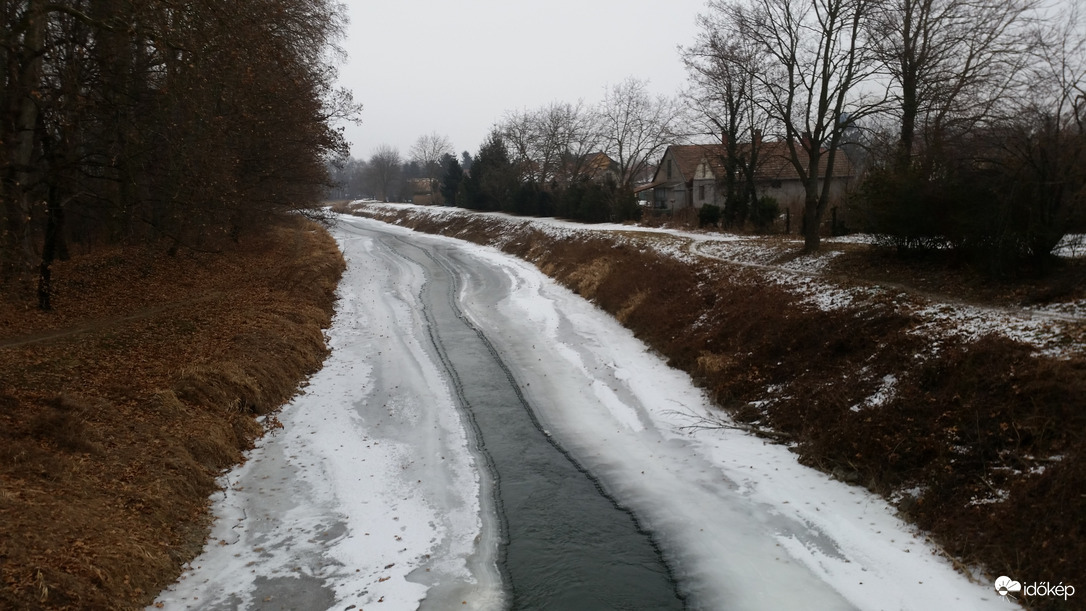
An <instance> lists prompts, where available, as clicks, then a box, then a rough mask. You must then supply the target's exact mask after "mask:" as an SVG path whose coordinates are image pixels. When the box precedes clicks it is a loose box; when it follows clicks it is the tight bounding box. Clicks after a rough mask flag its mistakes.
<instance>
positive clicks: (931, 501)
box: [382, 213, 1086, 609]
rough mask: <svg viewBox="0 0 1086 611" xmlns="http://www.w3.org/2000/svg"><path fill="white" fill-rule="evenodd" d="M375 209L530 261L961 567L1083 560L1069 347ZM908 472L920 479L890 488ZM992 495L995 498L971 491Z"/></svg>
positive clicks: (730, 271)
mask: <svg viewBox="0 0 1086 611" xmlns="http://www.w3.org/2000/svg"><path fill="white" fill-rule="evenodd" d="M382 216H384V217H385V218H386V220H395V219H398V220H397V222H400V223H402V224H406V225H409V226H412V227H414V228H416V229H419V230H422V231H430V232H434V233H447V234H451V235H457V236H459V237H464V238H466V239H470V240H473V241H475V242H479V243H488V244H501V245H504V246H503V248H504V249H505V250H506V251H507V252H510V253H511V254H516V255H519V256H522V257H524V258H526V259H528V260H530V261H533V262H534V263H536V265H538V266H539V267H540V268H541V269H542V270H543V271H544V272H545V273H547V274H548V275H550V276H552V277H554V278H555V279H557V280H558V281H560V282H562V283H564V284H565V285H566V286H567V287H569V288H570V289H572V290H574V291H577V292H579V293H581V294H582V295H584V296H586V297H590V298H591V299H592V300H593V301H594V302H595V303H596V304H597V305H599V306H600V307H601V308H603V309H604V310H606V311H608V312H610V313H612V314H613V315H615V316H616V318H618V319H619V320H621V321H622V322H623V323H624V324H625V325H626V326H627V327H629V328H630V329H631V330H633V331H634V332H635V333H636V334H637V336H638V337H640V338H641V339H642V340H643V341H645V342H646V343H647V344H649V345H650V346H651V347H652V348H654V349H655V350H656V351H658V352H659V353H660V354H662V355H664V356H665V357H666V358H667V359H668V360H669V362H670V363H671V364H672V365H673V366H675V367H678V368H681V369H683V370H685V371H687V372H689V373H690V374H691V376H692V377H693V378H694V380H695V381H697V383H699V384H701V385H703V386H704V387H705V388H706V390H707V391H708V392H709V393H710V394H711V396H713V397H714V398H715V399H716V400H717V402H718V403H719V404H720V405H721V406H722V407H723V408H726V409H728V410H729V411H730V412H731V413H732V414H733V416H734V417H736V418H737V419H739V420H741V421H744V422H747V423H751V424H755V425H756V427H755V428H756V429H764V428H768V429H771V430H773V431H776V432H779V433H783V435H781V437H783V438H787V439H791V440H794V441H795V442H796V446H795V450H796V452H797V454H798V455H799V457H800V460H801V461H803V462H804V463H806V464H809V465H811V466H814V467H817V468H820V469H822V470H824V471H826V472H827V473H831V474H834V475H835V476H836V477H839V478H841V479H843V480H846V481H849V482H854V483H857V484H859V485H864V486H867V487H868V488H869V489H871V490H872V491H875V492H877V493H880V494H884V495H887V496H888V497H892V498H897V499H899V501H898V507H899V509H900V510H901V512H902V514H903V515H904V516H905V517H906V518H908V519H911V520H914V521H915V522H916V523H917V524H918V525H919V526H921V527H922V528H924V529H926V530H928V531H929V532H930V533H932V535H933V536H934V538H935V539H936V540H937V541H938V542H939V543H940V544H941V545H943V546H944V547H945V549H946V550H947V551H948V552H949V553H950V554H952V555H953V556H955V557H956V558H957V559H958V561H960V563H961V565H963V566H973V565H978V564H979V565H982V566H984V567H986V568H987V570H988V571H989V572H991V573H993V574H994V575H998V574H1008V575H1014V576H1015V578H1016V579H1019V580H1020V581H1022V582H1023V583H1026V582H1033V581H1046V580H1047V581H1050V582H1052V583H1058V582H1059V581H1061V580H1062V581H1063V582H1064V583H1072V584H1076V583H1077V582H1078V581H1081V579H1082V576H1083V575H1086V522H1084V520H1083V516H1086V435H1084V434H1086V360H1084V359H1083V358H1082V356H1081V355H1072V356H1071V357H1070V358H1067V359H1055V358H1048V357H1043V356H1038V355H1036V354H1033V350H1032V349H1031V348H1030V347H1028V346H1024V345H1022V344H1019V343H1016V342H1013V341H1011V340H1008V339H1006V338H998V337H986V338H983V339H981V340H980V341H975V342H965V341H962V340H953V339H944V340H943V342H942V346H941V348H940V350H938V351H937V352H934V351H933V350H931V348H930V345H929V342H928V340H927V339H925V338H924V337H923V336H922V335H920V334H916V333H912V332H910V331H911V330H912V329H913V328H914V327H915V325H916V323H917V322H918V321H916V320H914V319H913V318H912V317H911V315H909V314H903V313H901V311H900V310H899V309H898V308H896V307H895V306H894V305H893V304H891V303H886V302H880V301H879V300H872V301H869V302H867V303H865V305H864V306H863V307H862V308H854V309H845V310H835V311H830V312H825V311H821V310H818V309H817V308H814V307H811V306H807V305H804V304H802V303H800V302H799V301H798V300H797V298H796V297H795V296H794V295H793V294H791V293H789V292H787V291H786V290H784V289H783V288H781V287H779V286H778V285H774V284H769V283H767V282H766V281H765V280H764V279H763V277H762V276H761V275H760V273H759V272H757V271H755V270H750V269H742V268H735V267H730V266H728V265H726V264H722V263H719V262H714V261H702V262H701V263H700V264H699V265H698V266H692V265H688V264H684V263H681V262H678V261H676V260H674V259H671V258H665V257H661V256H659V255H656V254H654V253H653V252H652V251H651V250H650V249H639V248H635V247H631V246H628V245H625V244H616V243H615V242H612V241H611V240H609V239H607V238H606V237H602V236H601V237H595V238H586V239H584V240H578V241H570V240H557V239H554V238H551V237H548V236H546V235H544V234H542V233H540V232H537V231H533V230H530V229H529V230H520V231H517V232H516V235H512V236H511V235H510V229H509V227H508V226H497V225H495V224H493V223H491V222H489V221H487V220H486V219H485V218H482V217H478V218H471V217H458V218H456V219H455V220H453V221H452V222H451V223H449V224H442V223H440V222H436V221H434V220H433V219H427V218H424V217H423V218H410V217H409V216H408V215H405V214H404V215H392V218H389V215H387V214H385V213H382ZM849 256H850V257H853V256H854V255H849ZM875 266H877V262H875V263H872V264H871V268H873V267H875ZM869 269H870V268H869ZM841 271H842V270H841V269H840V268H838V269H836V270H835V272H836V273H840V272H841ZM924 288H925V289H927V288H928V287H924ZM1028 290H1031V291H1033V290H1035V287H1032V286H1031V287H1029V288H1028ZM887 375H893V376H895V378H896V382H895V385H894V392H893V393H892V398H888V400H887V401H886V402H885V403H883V404H882V405H881V406H878V407H870V406H866V405H865V402H866V401H867V400H868V399H869V398H870V397H871V396H872V395H873V394H874V392H875V391H876V390H877V389H878V387H879V385H880V382H881V381H882V380H883V379H884V377H885V376H887ZM770 388H772V389H775V390H774V391H773V392H769V390H768V389H770ZM853 408H858V409H853ZM912 487H918V488H919V489H920V490H922V494H921V495H920V496H919V497H917V498H914V497H909V496H905V497H893V496H892V495H893V494H894V492H895V491H901V490H905V489H909V488H912ZM996 491H1000V492H998V493H997V492H996ZM997 494H1000V495H1005V498H1003V499H1002V500H998V502H991V503H988V502H979V503H978V500H979V501H984V500H991V499H997V498H998V496H996V495H997ZM1063 605H1064V603H1063V601H1062V600H1061V601H1059V602H1056V601H1055V599H1049V600H1048V601H1033V606H1032V608H1037V609H1047V608H1053V609H1055V608H1066V607H1064V606H1063Z"/></svg>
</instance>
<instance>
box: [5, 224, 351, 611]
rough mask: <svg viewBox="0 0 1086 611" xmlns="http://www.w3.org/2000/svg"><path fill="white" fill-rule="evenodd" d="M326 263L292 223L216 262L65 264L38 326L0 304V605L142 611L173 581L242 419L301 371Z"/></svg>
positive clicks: (311, 362) (329, 292)
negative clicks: (51, 302)
mask: <svg viewBox="0 0 1086 611" xmlns="http://www.w3.org/2000/svg"><path fill="white" fill-rule="evenodd" d="M343 267H344V262H343V259H342V256H341V255H340V253H339V251H338V249H337V248H336V245H335V242H334V240H332V238H331V237H330V236H329V235H328V234H327V232H325V231H324V230H323V229H320V228H318V227H316V226H315V225H312V224H309V223H302V222H300V221H298V220H297V219H295V220H290V221H285V222H284V224H282V225H279V226H275V227H272V228H270V229H269V231H267V232H266V234H265V235H260V236H245V237H243V238H242V240H241V243H240V244H237V245H230V246H229V247H225V250H224V251H223V252H222V253H219V254H194V253H191V252H182V253H180V254H178V255H176V256H172V257H171V256H168V255H167V254H165V253H163V252H161V250H160V249H154V248H151V249H148V248H141V249H119V248H118V249H100V250H95V251H94V252H91V253H89V254H88V253H84V254H78V256H75V257H74V258H73V260H71V261H69V262H66V263H62V264H58V265H57V266H56V267H55V272H54V278H55V279H56V284H57V296H56V299H55V302H54V305H55V308H56V312H55V313H53V314H42V313H39V312H37V311H34V310H29V309H27V308H26V306H25V303H26V301H25V300H23V301H16V300H8V301H5V302H2V303H0V608H5V609H6V608H11V609H126V608H128V609H135V608H142V607H143V606H145V605H147V604H149V603H150V601H151V600H152V599H153V596H154V594H155V593H157V592H158V591H159V590H160V589H161V588H163V587H165V586H166V585H167V584H168V583H169V582H171V581H172V580H174V579H176V576H177V575H178V573H179V571H180V567H181V565H182V564H183V563H184V562H185V561H187V560H188V559H191V558H192V557H193V556H194V555H195V553H197V552H198V551H199V550H200V549H201V547H202V545H203V543H204V537H205V535H206V518H207V514H206V509H207V504H208V497H209V495H210V494H211V493H212V492H213V491H214V490H215V489H216V485H215V477H216V475H217V474H218V473H220V472H221V470H222V469H224V468H226V467H228V466H230V465H233V464H235V463H237V462H238V461H239V460H241V451H242V450H244V449H245V448H248V447H250V446H251V443H252V441H253V440H254V439H255V438H256V437H257V436H258V435H260V434H261V427H260V425H259V424H257V422H256V418H255V417H256V416H257V415H259V414H264V413H267V412H269V411H271V410H273V409H275V408H276V407H278V406H279V405H281V404H282V403H283V402H284V401H286V400H287V399H288V398H289V397H290V396H291V395H293V394H294V392H295V391H296V389H297V386H298V384H299V383H300V382H302V381H303V380H304V378H305V377H306V376H307V375H309V374H311V373H313V372H314V371H316V370H317V368H319V366H320V363H321V361H322V360H323V358H324V356H325V354H326V349H325V346H324V336H323V334H322V328H325V327H327V325H328V324H329V322H330V319H331V312H332V306H333V299H334V290H335V285H336V283H337V281H338V279H339V276H340V274H341V272H342V270H343ZM270 422H271V423H272V424H273V425H274V423H275V421H274V419H273V420H271V421H270Z"/></svg>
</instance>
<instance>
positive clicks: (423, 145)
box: [411, 132, 453, 202]
mask: <svg viewBox="0 0 1086 611" xmlns="http://www.w3.org/2000/svg"><path fill="white" fill-rule="evenodd" d="M452 153H453V146H452V142H450V141H449V139H448V138H447V137H445V136H441V135H438V134H437V133H436V132H434V133H431V134H429V135H425V136H419V139H418V140H416V141H415V145H414V146H412V147H411V160H412V161H414V162H415V163H417V164H418V166H419V169H420V170H421V171H422V173H423V175H425V176H426V178H427V180H429V181H430V201H431V202H436V194H437V193H438V189H437V180H438V177H440V176H441V174H442V172H443V168H442V166H441V159H442V157H444V156H445V155H451V154H452Z"/></svg>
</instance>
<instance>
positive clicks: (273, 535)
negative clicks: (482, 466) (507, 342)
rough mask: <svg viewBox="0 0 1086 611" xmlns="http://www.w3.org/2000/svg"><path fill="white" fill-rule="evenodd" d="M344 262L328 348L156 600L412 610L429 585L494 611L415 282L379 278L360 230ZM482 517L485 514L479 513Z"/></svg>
mask: <svg viewBox="0 0 1086 611" xmlns="http://www.w3.org/2000/svg"><path fill="white" fill-rule="evenodd" d="M337 238H338V240H339V243H340V247H341V249H342V250H343V252H344V255H345V257H346V258H347V260H348V269H347V272H346V273H345V274H344V277H343V279H342V281H341V282H340V288H339V297H340V299H339V302H338V303H337V306H336V310H337V313H336V316H335V318H334V321H333V325H332V328H331V329H330V330H329V332H328V335H329V345H330V347H331V349H332V354H331V356H330V357H329V358H328V360H327V361H326V362H325V365H324V368H323V369H322V370H321V371H320V372H318V373H317V374H316V375H314V376H313V377H312V378H311V379H310V383H309V385H308V387H307V388H306V392H305V394H303V395H301V396H299V397H297V398H296V399H295V400H294V401H293V402H291V403H290V404H289V405H288V406H287V407H285V408H284V409H283V410H282V412H281V413H280V414H279V415H278V417H279V419H280V420H281V421H282V424H283V429H282V430H281V431H278V432H273V433H272V434H270V435H269V436H267V437H265V438H264V439H263V440H262V441H261V443H260V444H259V447H257V448H256V449H255V450H253V451H252V452H250V453H249V455H248V457H247V461H246V463H245V464H244V465H243V466H241V467H239V468H237V469H235V470H234V471H233V472H231V473H230V474H228V475H227V476H225V477H224V478H223V479H222V480H221V483H222V484H223V486H224V488H225V490H224V491H223V492H222V493H221V494H218V495H216V496H215V498H214V499H213V500H214V506H213V512H214V515H215V516H216V519H217V521H216V524H215V526H214V529H213V531H212V533H211V538H210V541H209V542H208V544H207V547H206V548H205V552H204V554H203V555H201V556H200V557H198V558H197V559H196V560H194V561H193V562H192V563H191V566H190V567H189V568H188V570H186V571H185V574H184V575H183V576H182V578H181V581H180V582H179V583H178V584H175V585H174V586H172V587H170V588H169V589H167V590H166V591H165V592H163V593H162V594H161V595H160V597H159V598H158V601H157V603H156V605H155V608H166V609H207V610H219V609H256V608H276V609H280V608H281V609H286V608H297V609H314V610H316V609H330V608H338V609H342V608H344V607H346V606H348V605H352V604H353V605H355V607H356V608H370V605H373V604H376V603H382V606H381V608H383V609H415V608H417V607H418V604H419V601H420V600H421V599H422V598H423V597H425V596H426V595H427V593H428V592H433V591H437V592H440V596H441V597H442V598H444V599H446V600H452V599H456V601H457V602H458V603H459V602H460V601H463V602H464V603H465V605H466V606H465V607H464V608H470V609H486V608H497V607H498V606H499V605H500V601H501V591H500V578H499V576H498V574H497V570H496V567H495V564H494V563H495V560H494V554H495V553H496V542H495V541H493V540H487V539H485V538H484V539H480V538H479V536H480V534H481V533H482V532H483V523H482V519H481V513H480V510H481V505H480V498H479V490H480V481H479V472H478V470H477V469H476V465H475V463H474V459H473V458H472V456H471V454H470V453H469V451H468V449H467V446H468V440H467V436H466V434H465V432H464V428H463V426H462V425H461V422H460V419H459V416H458V414H457V411H456V408H455V406H454V404H453V402H452V401H453V399H452V396H451V393H450V391H449V389H448V387H447V384H446V382H445V380H444V378H443V377H442V376H441V374H439V373H438V369H437V367H436V365H435V364H434V363H433V362H432V361H431V360H430V357H429V356H428V354H427V353H426V351H425V350H424V348H423V346H422V345H421V344H420V342H419V338H420V337H424V335H423V334H422V329H423V327H424V322H423V321H422V319H421V314H420V313H419V311H418V309H417V308H415V307H414V305H415V304H414V302H413V299H414V296H415V295H417V294H418V289H419V286H420V284H421V282H422V278H421V275H420V274H419V273H418V272H417V270H412V269H407V270H400V271H406V275H407V277H408V278H410V282H409V283H408V284H406V285H389V280H390V279H391V278H393V277H394V276H393V275H392V273H391V271H390V270H389V269H388V266H395V265H402V263H400V262H389V261H383V260H380V259H375V258H374V255H373V249H372V243H371V240H369V239H368V238H363V237H357V236H351V235H349V234H344V233H343V232H339V233H337ZM487 519H489V516H487Z"/></svg>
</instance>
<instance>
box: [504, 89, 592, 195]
mask: <svg viewBox="0 0 1086 611" xmlns="http://www.w3.org/2000/svg"><path fill="white" fill-rule="evenodd" d="M499 130H500V132H501V136H502V139H503V140H504V142H505V143H506V144H507V145H508V146H509V148H510V149H511V151H512V156H513V162H514V163H515V164H517V165H518V166H519V168H520V173H521V175H522V176H523V177H526V178H527V179H528V180H530V181H532V182H535V183H536V184H538V185H540V186H543V187H550V186H551V185H552V184H554V185H557V186H559V187H561V186H566V185H568V184H570V183H571V182H572V181H574V180H576V179H577V178H578V177H580V176H581V174H582V173H583V171H584V169H585V160H586V158H587V155H588V154H589V153H591V152H593V151H594V150H596V149H597V148H598V147H599V146H600V145H601V138H600V129H599V121H598V118H597V115H596V113H595V111H594V110H593V109H591V108H589V107H587V106H586V105H585V104H584V103H583V102H581V101H578V102H577V103H576V104H571V103H568V102H552V103H551V104H548V105H546V106H543V107H542V108H539V109H536V110H530V111H529V110H525V111H519V112H512V113H509V114H507V115H506V117H505V119H504V120H503V121H502V123H501V125H500V126H499Z"/></svg>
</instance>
